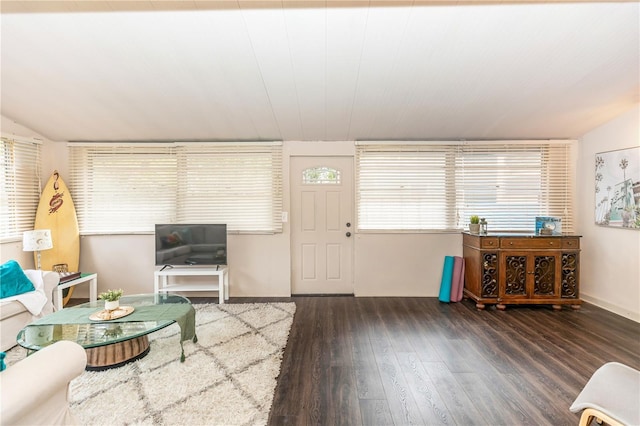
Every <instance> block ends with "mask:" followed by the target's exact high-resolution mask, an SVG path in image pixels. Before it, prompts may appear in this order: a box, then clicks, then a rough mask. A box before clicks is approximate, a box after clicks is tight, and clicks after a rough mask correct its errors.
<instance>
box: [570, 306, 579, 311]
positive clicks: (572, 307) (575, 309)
mask: <svg viewBox="0 0 640 426" xmlns="http://www.w3.org/2000/svg"><path fill="white" fill-rule="evenodd" d="M571 309H573V310H574V311H577V310H579V309H580V305H571Z"/></svg>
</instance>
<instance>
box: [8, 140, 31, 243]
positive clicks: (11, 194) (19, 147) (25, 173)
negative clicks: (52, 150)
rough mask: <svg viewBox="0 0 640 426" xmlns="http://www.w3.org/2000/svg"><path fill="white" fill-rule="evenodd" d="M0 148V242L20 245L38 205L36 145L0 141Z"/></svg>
mask: <svg viewBox="0 0 640 426" xmlns="http://www.w3.org/2000/svg"><path fill="white" fill-rule="evenodd" d="M1 141H2V143H1V144H0V170H2V180H0V241H1V242H8V241H19V240H21V239H22V233H23V232H24V231H30V230H32V229H33V224H34V223H35V219H36V210H37V209H38V202H39V201H40V173H41V169H40V167H41V166H40V151H41V144H40V143H39V142H35V141H33V142H30V141H21V140H14V139H11V138H4V137H3V138H2V139H1Z"/></svg>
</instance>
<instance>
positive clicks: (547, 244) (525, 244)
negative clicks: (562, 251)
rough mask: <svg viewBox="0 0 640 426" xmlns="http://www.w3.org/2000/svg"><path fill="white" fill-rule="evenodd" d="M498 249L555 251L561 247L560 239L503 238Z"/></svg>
mask: <svg viewBox="0 0 640 426" xmlns="http://www.w3.org/2000/svg"><path fill="white" fill-rule="evenodd" d="M500 247H501V248H507V249H512V248H515V249H555V248H558V249H559V248H561V247H562V239H561V238H539V237H536V238H503V239H501V240H500Z"/></svg>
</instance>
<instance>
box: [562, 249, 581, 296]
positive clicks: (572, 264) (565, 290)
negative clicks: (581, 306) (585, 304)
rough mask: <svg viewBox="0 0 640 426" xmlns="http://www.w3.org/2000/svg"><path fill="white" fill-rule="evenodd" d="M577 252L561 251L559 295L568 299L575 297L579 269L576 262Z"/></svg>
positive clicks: (576, 294)
mask: <svg viewBox="0 0 640 426" xmlns="http://www.w3.org/2000/svg"><path fill="white" fill-rule="evenodd" d="M578 259H579V255H578V253H562V280H561V281H562V282H561V286H560V288H561V296H562V297H563V298H568V299H577V298H578V297H579V296H580V294H578V293H579V292H578V288H579V286H578V283H579V277H578V272H579V270H580V268H579V263H578Z"/></svg>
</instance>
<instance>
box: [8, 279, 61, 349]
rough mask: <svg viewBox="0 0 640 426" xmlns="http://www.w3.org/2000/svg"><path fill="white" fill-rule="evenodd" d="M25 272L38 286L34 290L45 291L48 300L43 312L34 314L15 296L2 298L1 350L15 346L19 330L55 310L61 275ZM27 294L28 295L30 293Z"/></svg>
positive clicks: (35, 285)
mask: <svg viewBox="0 0 640 426" xmlns="http://www.w3.org/2000/svg"><path fill="white" fill-rule="evenodd" d="M24 273H25V275H26V276H27V278H29V280H30V281H31V282H32V283H33V285H34V287H36V290H34V291H44V294H45V296H46V298H47V302H46V304H45V305H44V307H43V308H42V310H41V312H39V313H37V314H34V313H32V312H30V311H29V310H28V309H27V307H26V306H25V305H24V304H22V303H21V302H20V301H18V300H15V297H10V298H7V299H0V351H6V350H7V349H9V348H12V347H13V346H15V345H16V336H17V335H18V332H19V331H20V330H22V329H23V328H24V327H25V326H26V325H27V324H29V323H31V322H33V321H34V320H35V319H37V318H39V317H42V316H44V315H47V314H50V313H51V312H53V302H52V301H53V291H54V289H55V288H56V287H57V286H58V283H59V282H60V276H59V275H58V274H57V273H56V272H51V271H39V270H35V269H25V270H24ZM30 293H31V292H30ZM25 294H26V295H27V297H28V293H25Z"/></svg>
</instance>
